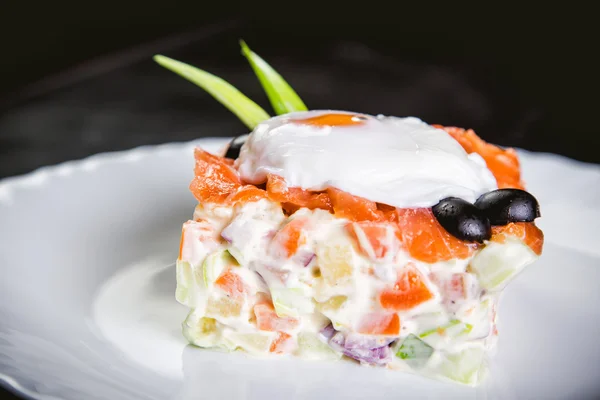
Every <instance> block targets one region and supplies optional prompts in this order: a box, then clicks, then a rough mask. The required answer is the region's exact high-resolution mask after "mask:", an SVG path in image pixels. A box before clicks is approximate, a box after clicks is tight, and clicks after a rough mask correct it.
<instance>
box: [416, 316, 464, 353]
mask: <svg viewBox="0 0 600 400" xmlns="http://www.w3.org/2000/svg"><path fill="white" fill-rule="evenodd" d="M471 329H473V326H472V325H471V324H467V323H464V322H461V321H459V320H457V319H453V320H452V321H450V322H449V323H447V324H445V325H442V326H439V327H437V328H434V329H429V330H427V331H425V332H422V333H420V334H419V338H421V339H423V340H424V341H425V342H427V344H429V345H430V346H433V347H435V348H440V347H442V346H443V345H444V343H448V342H450V341H456V340H458V339H465V340H466V339H467V336H468V334H469V332H471Z"/></svg>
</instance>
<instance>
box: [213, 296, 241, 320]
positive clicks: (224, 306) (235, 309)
mask: <svg viewBox="0 0 600 400" xmlns="http://www.w3.org/2000/svg"><path fill="white" fill-rule="evenodd" d="M241 312H242V303H241V302H239V301H235V300H233V299H230V298H229V297H221V298H218V299H215V298H213V297H211V298H209V299H208V302H207V303H206V315H208V316H211V317H214V318H217V319H218V318H219V317H222V318H230V317H237V316H239V315H240V314H241Z"/></svg>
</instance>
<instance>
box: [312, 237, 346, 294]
mask: <svg viewBox="0 0 600 400" xmlns="http://www.w3.org/2000/svg"><path fill="white" fill-rule="evenodd" d="M317 262H318V264H319V268H320V269H321V276H322V277H323V279H324V280H325V283H327V284H328V285H336V284H339V283H340V282H342V281H343V280H345V279H348V278H350V277H351V276H352V272H353V265H354V263H355V261H354V250H353V249H352V246H351V245H350V244H333V245H329V246H323V247H320V248H319V249H318V250H317Z"/></svg>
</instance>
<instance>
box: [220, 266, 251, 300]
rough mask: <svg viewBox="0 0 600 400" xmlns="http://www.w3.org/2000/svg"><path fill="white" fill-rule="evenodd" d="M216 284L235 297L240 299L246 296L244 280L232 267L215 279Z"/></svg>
mask: <svg viewBox="0 0 600 400" xmlns="http://www.w3.org/2000/svg"><path fill="white" fill-rule="evenodd" d="M215 285H217V286H218V287H219V288H221V290H223V291H224V292H225V293H227V295H228V296H229V297H231V298H233V299H240V298H242V297H243V296H244V292H245V289H244V281H243V280H242V277H241V276H239V275H238V274H236V273H235V272H233V271H231V269H227V270H226V271H225V272H223V273H222V274H221V276H219V278H217V280H216V281H215Z"/></svg>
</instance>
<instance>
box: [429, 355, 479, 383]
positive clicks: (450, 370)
mask: <svg viewBox="0 0 600 400" xmlns="http://www.w3.org/2000/svg"><path fill="white" fill-rule="evenodd" d="M484 357H485V351H484V350H483V349H482V348H480V347H470V348H467V349H464V350H462V351H461V352H459V353H453V354H446V355H445V356H444V357H443V360H442V362H441V364H440V367H439V368H440V370H439V371H440V373H441V374H442V375H443V376H445V377H447V378H449V379H452V380H453V381H457V382H460V383H464V384H466V385H475V384H476V383H477V382H479V381H480V380H481V379H482V378H483V376H484V375H485V374H484V373H485V363H484Z"/></svg>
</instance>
